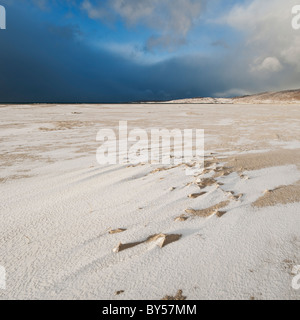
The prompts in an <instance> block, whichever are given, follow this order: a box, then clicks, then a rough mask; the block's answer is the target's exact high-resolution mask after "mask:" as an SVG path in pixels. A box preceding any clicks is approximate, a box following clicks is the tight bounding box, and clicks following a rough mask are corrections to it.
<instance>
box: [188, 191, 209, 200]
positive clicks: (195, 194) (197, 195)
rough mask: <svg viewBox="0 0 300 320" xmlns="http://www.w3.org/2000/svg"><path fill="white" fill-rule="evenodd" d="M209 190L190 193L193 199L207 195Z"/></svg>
mask: <svg viewBox="0 0 300 320" xmlns="http://www.w3.org/2000/svg"><path fill="white" fill-rule="evenodd" d="M206 193H207V192H200V193H192V194H189V198H191V199H196V198H199V197H201V196H203V195H205V194H206Z"/></svg>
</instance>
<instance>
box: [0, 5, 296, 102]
mask: <svg viewBox="0 0 300 320" xmlns="http://www.w3.org/2000/svg"><path fill="white" fill-rule="evenodd" d="M294 4H297V1H293V0H273V1H271V0H265V1H264V2H263V4H262V1H258V0H240V1H238V0H226V1H225V0H209V1H205V0H160V1H158V0H151V1H150V0H101V1H97V0H65V1H62V0H0V5H3V6H5V8H6V13H7V30H0V46H1V50H0V101H2V102H126V101H140V100H168V99H176V98H187V97H199V96H214V97H217V96H234V95H241V94H249V93H254V92H261V91H266V90H280V89H289V88H297V87H300V77H299V70H300V65H299V61H298V60H299V59H298V56H299V55H298V53H300V40H299V37H300V32H297V31H295V30H292V28H291V24H290V20H291V18H292V17H291V8H292V6H293V5H294Z"/></svg>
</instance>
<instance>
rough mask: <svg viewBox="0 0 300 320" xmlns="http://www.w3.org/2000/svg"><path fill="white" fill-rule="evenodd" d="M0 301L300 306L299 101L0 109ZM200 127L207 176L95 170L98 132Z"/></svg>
mask: <svg viewBox="0 0 300 320" xmlns="http://www.w3.org/2000/svg"><path fill="white" fill-rule="evenodd" d="M0 111H1V120H0V141H1V143H0V149H1V152H0V163H1V166H0V221H1V223H0V265H1V266H4V267H5V269H6V274H7V279H6V280H7V281H6V290H1V289H0V299H163V298H164V299H172V298H174V299H184V298H186V299H247V300H248V299H252V300H253V299H297V300H299V298H300V291H297V290H294V289H293V288H292V285H291V283H292V279H293V277H294V275H293V274H292V270H293V267H294V266H297V265H300V233H299V230H300V204H299V202H300V141H299V137H300V107H299V106H298V105H238V104H235V105H203V104H202V105H196V104H161V105H159V104H145V105H141V104H140V105H63V106H61V105H32V106H22V105H15V106H6V105H0ZM120 120H127V121H128V124H129V126H130V127H141V128H150V127H161V128H162V127H163V128H168V129H173V128H179V129H187V128H194V129H205V152H206V153H205V160H206V161H205V170H204V172H203V173H202V174H201V175H198V176H197V175H196V176H187V175H186V174H185V169H184V168H183V167H182V166H179V167H176V168H168V167H166V166H161V167H162V168H163V170H155V168H157V167H155V168H154V167H153V166H152V165H150V164H145V165H138V166H127V165H107V166H100V165H99V164H98V163H97V162H96V150H97V148H98V147H99V146H100V145H99V142H97V141H96V134H97V131H98V130H99V129H102V128H104V127H107V128H117V126H118V122H119V121H120Z"/></svg>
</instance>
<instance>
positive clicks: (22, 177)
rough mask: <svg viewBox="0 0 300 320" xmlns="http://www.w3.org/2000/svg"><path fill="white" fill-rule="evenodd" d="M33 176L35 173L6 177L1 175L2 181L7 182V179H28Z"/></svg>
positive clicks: (0, 181) (0, 180)
mask: <svg viewBox="0 0 300 320" xmlns="http://www.w3.org/2000/svg"><path fill="white" fill-rule="evenodd" d="M31 177H33V175H29V174H23V175H12V176H8V177H5V178H1V177H0V183H5V182H6V181H9V180H19V179H26V178H31Z"/></svg>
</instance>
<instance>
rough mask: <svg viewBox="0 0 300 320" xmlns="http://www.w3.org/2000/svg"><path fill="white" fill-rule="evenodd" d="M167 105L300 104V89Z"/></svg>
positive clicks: (180, 101)
mask: <svg viewBox="0 0 300 320" xmlns="http://www.w3.org/2000/svg"><path fill="white" fill-rule="evenodd" d="M167 103H202V104H224V103H233V104H270V103H273V104H285V103H286V104H300V89H298V90H286V91H278V92H263V93H259V94H254V95H249V96H242V97H235V98H190V99H180V100H172V101H168V102H167Z"/></svg>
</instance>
